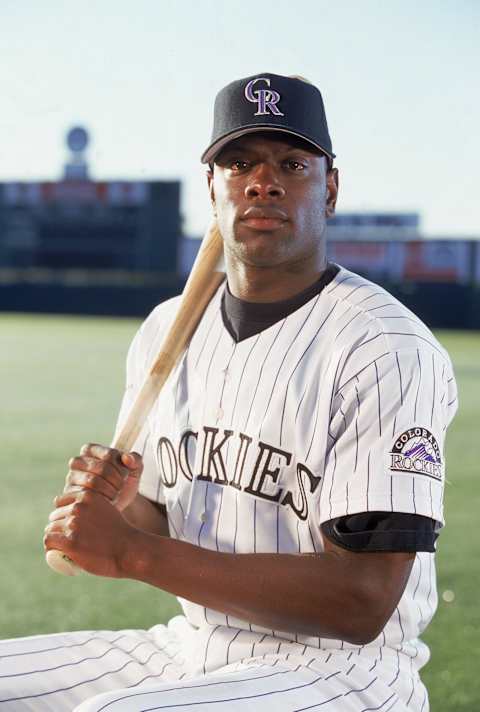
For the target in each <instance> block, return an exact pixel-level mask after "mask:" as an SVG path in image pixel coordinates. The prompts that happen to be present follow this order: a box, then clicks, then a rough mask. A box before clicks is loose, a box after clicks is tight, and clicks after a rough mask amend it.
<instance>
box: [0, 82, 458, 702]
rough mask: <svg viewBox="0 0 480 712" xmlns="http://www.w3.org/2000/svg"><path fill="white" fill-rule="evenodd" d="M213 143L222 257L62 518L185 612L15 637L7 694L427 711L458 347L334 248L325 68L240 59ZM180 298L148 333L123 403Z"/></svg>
mask: <svg viewBox="0 0 480 712" xmlns="http://www.w3.org/2000/svg"><path fill="white" fill-rule="evenodd" d="M202 160H203V162H204V163H205V164H207V165H208V185H209V191H210V198H211V203H212V208H213V213H214V215H215V216H216V219H217V222H218V225H219V228H220V231H221V234H222V237H223V240H224V252H225V263H226V281H225V283H224V284H222V285H221V286H220V288H219V289H218V291H217V293H216V294H215V296H214V297H213V299H212V300H211V302H210V303H209V305H208V307H207V309H206V311H205V314H204V316H203V317H202V320H201V322H200V324H199V327H198V329H197V330H196V332H195V334H194V336H193V338H192V340H191V342H190V345H189V348H188V350H187V352H186V354H185V355H184V357H183V358H182V360H181V362H180V363H179V365H178V366H177V368H176V369H175V371H174V372H173V374H172V376H171V378H170V380H169V382H168V384H167V386H166V387H165V388H164V389H163V391H162V393H161V394H160V396H159V398H158V400H157V402H156V404H155V406H154V409H153V411H152V413H151V415H150V417H149V418H148V421H147V424H146V425H145V427H144V429H143V431H142V433H141V434H140V436H139V438H138V441H137V443H136V444H135V447H134V448H133V450H134V451H133V452H131V453H123V454H121V453H119V452H116V451H114V450H112V449H110V448H108V447H105V446H101V445H95V444H89V445H86V446H84V447H83V448H82V450H81V452H80V454H79V455H78V456H76V457H74V458H72V460H71V461H70V470H69V475H68V477H67V484H66V487H65V490H64V492H63V493H62V494H61V495H60V496H59V497H58V498H57V500H56V508H55V510H54V511H53V512H52V514H51V516H50V522H49V524H48V526H47V528H46V535H45V546H46V548H47V549H50V548H53V549H60V550H62V551H64V552H65V553H66V554H67V555H68V556H70V557H71V558H72V559H73V560H74V561H75V562H77V563H78V564H79V565H80V566H81V567H82V568H84V569H85V570H86V571H89V572H90V573H93V574H96V575H100V576H110V577H118V578H130V579H135V580H138V581H143V582H146V583H148V584H150V585H152V586H156V587H158V588H161V589H164V590H166V591H170V592H171V593H173V594H175V595H176V596H178V598H179V601H180V603H181V605H182V608H183V615H181V616H177V617H175V618H174V619H173V620H172V621H170V622H169V623H168V625H166V626H164V625H157V626H154V627H153V628H152V629H150V630H148V631H137V630H121V631H115V632H112V631H84V632H77V633H69V634H61V635H54V636H38V637H34V638H25V639H20V640H10V641H4V642H3V643H2V644H1V645H0V666H1V667H0V706H1V709H2V711H3V710H5V712H12V711H15V712H17V711H23V710H35V712H44V711H47V710H49V711H53V710H54V711H55V712H61V711H62V710H65V711H66V710H73V709H75V710H76V712H100V711H103V710H108V712H137V711H140V710H145V711H146V710H187V709H190V708H194V709H196V710H207V709H208V710H214V709H222V710H223V709H227V708H228V709H229V710H230V709H231V710H238V711H245V710H271V709H275V710H278V712H294V711H296V712H300V711H301V710H302V711H303V710H319V711H321V712H327V711H328V712H340V711H341V712H367V710H380V711H381V712H387V711H388V710H394V712H406V711H407V710H408V711H409V712H427V710H428V708H429V707H428V695H427V691H426V689H425V687H424V685H423V684H422V682H421V679H420V677H419V671H420V669H421V668H422V666H423V665H424V664H425V663H426V662H427V660H428V657H429V651H428V648H427V646H426V645H425V643H423V642H422V640H421V637H420V636H421V634H422V633H423V631H424V630H425V628H426V626H427V625H428V623H429V622H430V620H431V618H432V616H433V614H434V612H435V608H436V605H437V592H436V585H435V565H434V552H435V544H436V539H437V536H438V532H439V530H440V528H441V527H442V525H443V504H442V503H443V485H444V481H445V463H444V441H445V431H446V428H447V426H448V424H449V423H450V421H451V419H452V417H453V415H454V413H455V410H456V407H457V396H456V387H455V381H454V376H453V373H452V367H451V363H450V360H449V357H448V355H447V354H446V352H445V350H444V349H443V348H442V346H441V345H440V344H439V343H438V341H437V340H436V339H435V338H434V336H433V335H432V333H431V332H430V331H429V329H428V328H427V327H426V326H425V325H424V324H423V323H422V322H421V321H420V320H419V319H418V318H417V317H416V316H415V315H414V314H413V313H412V312H410V311H409V310H408V309H406V308H405V307H404V306H403V305H402V304H400V303H399V302H398V301H397V300H396V299H394V298H393V297H392V296H391V295H390V294H388V293H387V292H386V291H385V290H384V289H382V288H381V287H379V286H377V285H375V284H373V283H372V282H369V281H367V280H366V279H364V278H362V277H360V276H358V275H356V274H354V273H352V272H350V271H348V270H346V269H344V268H343V267H341V266H339V265H335V264H331V263H329V262H328V260H327V257H326V244H325V243H326V241H325V233H326V225H327V220H328V218H329V217H331V216H332V215H333V214H334V211H335V203H336V199H337V190H338V172H337V169H336V168H334V167H333V160H334V154H333V151H332V144H331V140H330V136H329V132H328V128H327V122H326V118H325V112H324V106H323V101H322V97H321V94H320V92H319V90H318V89H317V88H316V87H314V86H313V85H311V84H309V83H307V82H305V81H302V80H301V79H299V78H292V77H284V76H279V75H275V74H270V73H261V74H258V75H255V76H252V77H247V78H245V79H241V80H238V81H234V82H232V83H231V84H229V85H228V86H227V87H225V88H224V89H222V90H221V91H220V93H219V94H218V96H217V99H216V103H215V111H214V128H213V136H212V141H211V143H210V145H209V146H208V147H207V149H206V150H205V152H204V154H203V157H202ZM177 305H178V299H173V300H170V301H167V302H165V303H163V304H161V305H160V306H158V307H157V308H156V309H155V310H154V311H153V313H152V314H151V315H150V316H149V317H148V319H147V320H146V321H145V323H144V324H143V326H142V327H141V328H140V330H139V332H138V333H137V335H136V337H135V339H134V341H133V343H132V345H131V348H130V351H129V354H128V361H127V387H126V392H125V396H124V400H123V405H122V408H121V412H120V417H119V425H120V424H121V423H122V422H123V419H124V418H125V415H126V413H127V411H128V409H129V406H130V404H131V402H132V400H133V398H134V396H135V393H136V391H137V390H138V388H139V386H140V384H141V383H142V381H143V376H144V374H145V372H146V370H147V369H148V367H149V363H150V362H151V361H152V359H153V358H154V355H155V353H156V351H157V348H158V345H159V343H160V342H161V340H162V336H163V334H164V333H165V331H166V330H167V329H168V326H169V324H170V323H171V321H172V319H173V318H174V316H175V311H176V309H177Z"/></svg>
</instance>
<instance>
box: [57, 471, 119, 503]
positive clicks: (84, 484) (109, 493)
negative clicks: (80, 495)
mask: <svg viewBox="0 0 480 712" xmlns="http://www.w3.org/2000/svg"><path fill="white" fill-rule="evenodd" d="M110 478H111V479H113V480H114V484H112V483H111V482H109V480H108V479H106V478H105V477H103V476H101V475H95V474H92V473H91V472H84V471H82V470H70V472H69V473H68V475H67V479H66V484H65V492H71V491H78V490H79V489H82V488H85V489H91V490H93V491H94V492H98V493H99V494H102V495H103V496H104V497H106V498H107V499H109V500H111V501H114V500H115V499H116V498H117V497H118V494H119V491H120V489H121V488H122V485H123V483H124V482H125V479H124V478H122V477H120V476H119V475H118V473H116V476H115V475H114V474H113V473H110Z"/></svg>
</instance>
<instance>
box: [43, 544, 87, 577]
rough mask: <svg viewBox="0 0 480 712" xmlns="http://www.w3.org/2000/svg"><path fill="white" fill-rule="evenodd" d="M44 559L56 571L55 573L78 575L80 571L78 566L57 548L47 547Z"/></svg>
mask: <svg viewBox="0 0 480 712" xmlns="http://www.w3.org/2000/svg"><path fill="white" fill-rule="evenodd" d="M45 559H46V561H47V564H48V565H49V566H50V568H51V569H53V570H54V571H56V572H57V574H63V576H78V574H80V573H82V569H81V568H80V566H77V564H76V563H75V562H74V561H72V560H71V559H69V558H68V556H67V555H66V554H63V553H62V552H61V551H58V549H49V551H47V553H46V554H45Z"/></svg>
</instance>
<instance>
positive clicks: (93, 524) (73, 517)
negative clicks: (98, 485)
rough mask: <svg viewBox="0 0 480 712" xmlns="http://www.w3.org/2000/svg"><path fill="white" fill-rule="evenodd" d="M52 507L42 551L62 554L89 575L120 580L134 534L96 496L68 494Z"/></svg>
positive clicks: (129, 527) (57, 499) (86, 491)
mask: <svg viewBox="0 0 480 712" xmlns="http://www.w3.org/2000/svg"><path fill="white" fill-rule="evenodd" d="M55 504H56V509H54V510H53V512H52V513H51V514H50V516H49V524H47V526H46V527H45V536H44V546H45V549H46V550H47V551H48V550H49V549H58V550H60V551H62V552H63V553H64V554H66V555H67V556H68V557H69V558H70V559H72V561H74V562H75V563H76V564H77V565H78V566H80V567H81V568H82V569H84V570H85V571H88V572H89V573H91V574H95V575H97V576H108V577H112V578H120V577H121V576H122V575H123V570H122V564H123V562H124V559H125V555H126V552H127V550H128V543H129V540H130V539H131V538H132V536H135V533H136V532H137V530H136V529H134V527H132V526H131V525H130V524H129V523H128V522H127V520H126V519H125V518H124V517H123V515H122V514H121V513H120V512H119V511H118V509H116V508H115V506H114V505H113V504H112V503H111V502H110V501H109V500H108V499H106V497H104V496H103V495H101V494H99V493H97V492H92V491H89V490H82V491H78V492H67V493H65V494H62V495H60V496H59V497H57V498H56V500H55Z"/></svg>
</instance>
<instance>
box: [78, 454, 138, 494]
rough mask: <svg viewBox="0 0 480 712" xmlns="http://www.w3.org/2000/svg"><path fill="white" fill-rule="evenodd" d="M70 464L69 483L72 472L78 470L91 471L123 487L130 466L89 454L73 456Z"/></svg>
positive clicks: (118, 486)
mask: <svg viewBox="0 0 480 712" xmlns="http://www.w3.org/2000/svg"><path fill="white" fill-rule="evenodd" d="M68 466H69V468H70V469H69V472H68V474H67V477H66V480H67V484H68V477H69V474H70V472H71V471H73V470H77V471H81V472H90V473H92V474H93V475H98V477H104V478H105V479H106V480H107V481H108V482H110V484H111V485H113V487H115V488H116V489H121V487H122V485H123V482H124V480H125V477H126V476H127V475H128V474H129V470H128V468H127V467H124V466H123V465H122V464H121V463H119V464H115V463H112V462H107V461H104V460H98V459H96V458H93V457H89V456H81V457H72V458H71V459H70V460H69V461H68Z"/></svg>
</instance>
